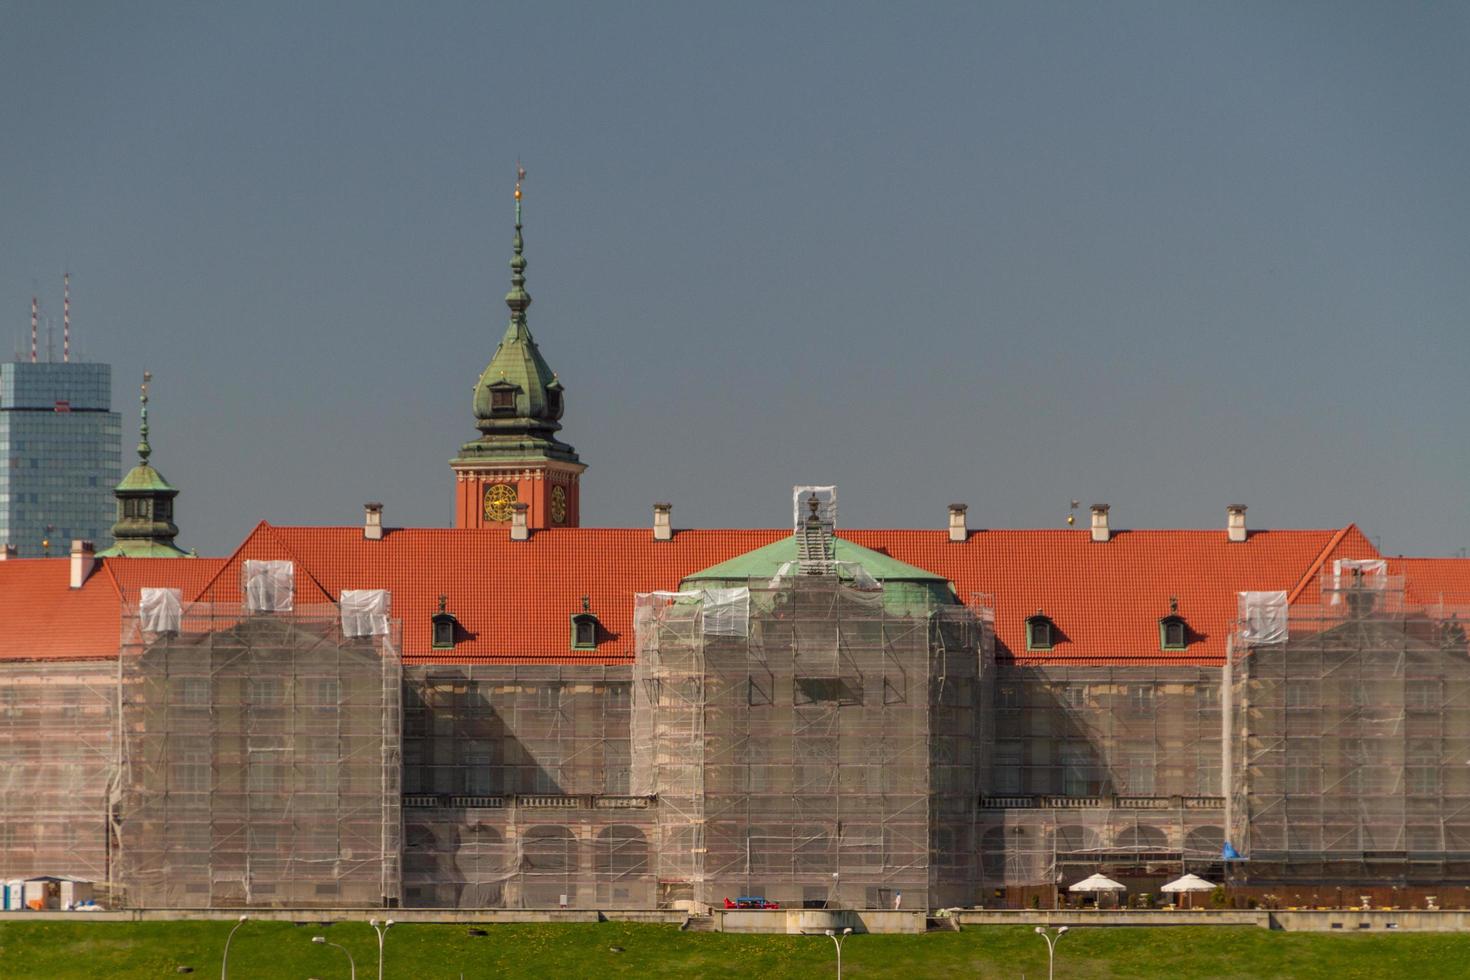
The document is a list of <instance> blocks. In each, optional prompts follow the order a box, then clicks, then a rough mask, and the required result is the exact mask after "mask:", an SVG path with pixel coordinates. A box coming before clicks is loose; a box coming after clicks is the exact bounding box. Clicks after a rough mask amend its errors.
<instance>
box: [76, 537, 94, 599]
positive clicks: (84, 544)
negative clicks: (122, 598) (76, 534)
mask: <svg viewBox="0 0 1470 980" xmlns="http://www.w3.org/2000/svg"><path fill="white" fill-rule="evenodd" d="M96 564H97V556H96V549H94V548H93V547H92V542H90V541H81V540H77V541H73V542H72V543H71V587H72V588H74V589H80V588H81V587H82V585H83V584H84V583H85V582H86V581H87V576H89V575H91V574H92V567H93V566H94V565H96Z"/></svg>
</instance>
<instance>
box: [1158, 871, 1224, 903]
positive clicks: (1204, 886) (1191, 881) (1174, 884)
mask: <svg viewBox="0 0 1470 980" xmlns="http://www.w3.org/2000/svg"><path fill="white" fill-rule="evenodd" d="M1214 890H1215V886H1214V885H1213V884H1211V883H1210V882H1208V881H1205V880H1204V879H1203V878H1201V877H1200V876H1199V875H1185V876H1184V877H1183V878H1175V879H1174V880H1173V881H1171V882H1169V883H1168V884H1166V885H1163V886H1161V887H1160V888H1159V891H1161V892H1183V893H1186V894H1187V893H1189V892H1212V891H1214ZM1191 905H1193V900H1191Z"/></svg>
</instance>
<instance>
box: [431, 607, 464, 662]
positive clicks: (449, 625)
mask: <svg viewBox="0 0 1470 980" xmlns="http://www.w3.org/2000/svg"><path fill="white" fill-rule="evenodd" d="M447 602H448V597H446V596H442V595H441V596H440V597H439V611H438V612H436V613H435V614H434V618H433V621H432V622H433V627H432V635H431V639H430V645H431V646H433V648H434V649H435V650H452V649H454V640H455V634H456V633H457V632H458V631H459V620H457V619H455V618H454V614H453V613H450V612H446V611H445V608H444V607H445V605H446V604H447Z"/></svg>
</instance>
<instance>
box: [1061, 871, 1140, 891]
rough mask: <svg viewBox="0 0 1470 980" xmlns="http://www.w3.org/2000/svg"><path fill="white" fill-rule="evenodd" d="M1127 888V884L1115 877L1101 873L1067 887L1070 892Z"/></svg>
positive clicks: (1121, 889)
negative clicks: (1119, 882) (1120, 882)
mask: <svg viewBox="0 0 1470 980" xmlns="http://www.w3.org/2000/svg"><path fill="white" fill-rule="evenodd" d="M1127 890H1128V886H1127V885H1120V884H1118V883H1117V882H1116V881H1114V880H1113V879H1111V878H1109V877H1107V876H1105V875H1100V874H1096V875H1093V876H1092V877H1091V878H1084V879H1083V880H1081V881H1079V882H1077V884H1075V885H1072V886H1071V887H1070V888H1068V889H1067V891H1069V892H1126V891H1127Z"/></svg>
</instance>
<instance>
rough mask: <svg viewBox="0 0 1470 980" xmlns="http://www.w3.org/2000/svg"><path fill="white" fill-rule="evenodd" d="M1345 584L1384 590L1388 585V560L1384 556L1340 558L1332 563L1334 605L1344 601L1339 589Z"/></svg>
mask: <svg viewBox="0 0 1470 980" xmlns="http://www.w3.org/2000/svg"><path fill="white" fill-rule="evenodd" d="M1354 572H1358V573H1360V574H1359V575H1354V574H1353V573H1354ZM1344 586H1347V587H1349V588H1359V589H1375V590H1377V591H1379V592H1382V591H1383V590H1384V589H1386V588H1387V587H1388V562H1386V561H1384V560H1383V559H1382V558H1338V559H1337V560H1335V561H1334V562H1333V563H1332V602H1331V604H1332V605H1334V606H1335V605H1337V604H1338V603H1340V602H1342V593H1341V592H1340V591H1339V590H1341V589H1342V588H1343V587H1344Z"/></svg>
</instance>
